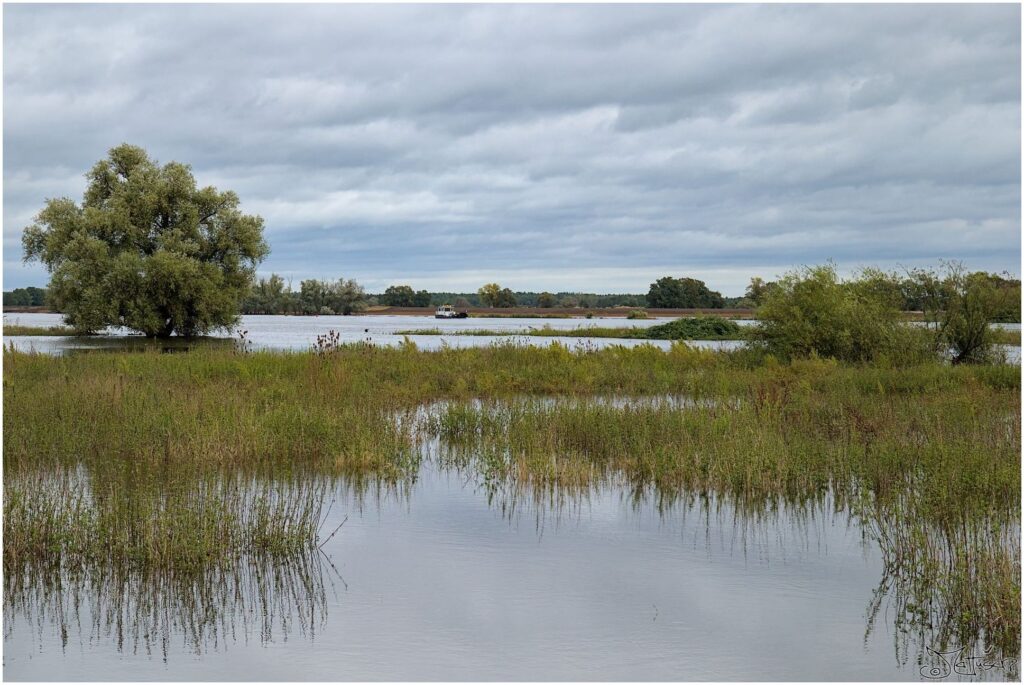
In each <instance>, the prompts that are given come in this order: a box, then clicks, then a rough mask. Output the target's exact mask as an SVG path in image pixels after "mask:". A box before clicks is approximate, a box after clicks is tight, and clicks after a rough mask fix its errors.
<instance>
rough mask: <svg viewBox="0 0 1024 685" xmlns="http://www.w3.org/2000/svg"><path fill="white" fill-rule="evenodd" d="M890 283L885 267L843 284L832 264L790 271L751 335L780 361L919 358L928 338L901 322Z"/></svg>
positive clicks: (760, 311)
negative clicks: (809, 358)
mask: <svg viewBox="0 0 1024 685" xmlns="http://www.w3.org/2000/svg"><path fill="white" fill-rule="evenodd" d="M891 281H892V277H890V276H889V275H887V274H884V273H882V272H880V271H874V270H865V271H863V272H861V274H860V275H859V278H856V279H854V280H851V281H845V282H844V281H841V280H840V279H839V276H838V275H837V274H836V270H835V266H834V265H832V264H826V265H823V266H815V267H806V268H804V269H802V270H799V271H795V272H791V273H789V274H787V275H786V276H785V277H783V278H782V279H780V280H779V281H778V284H777V286H776V287H775V288H773V289H772V290H771V291H770V292H769V293H767V295H766V296H765V298H764V303H763V304H762V306H761V307H760V308H759V309H758V319H759V320H760V325H759V326H757V327H755V328H754V329H753V330H752V331H751V338H752V339H753V340H754V341H756V342H757V343H759V344H760V345H761V346H763V347H764V348H765V349H766V350H767V351H768V352H770V353H771V354H773V355H775V356H777V357H779V358H780V359H794V358H802V357H808V356H810V355H812V354H816V355H818V356H821V357H831V358H834V359H838V360H841V361H846V362H869V361H874V360H880V359H888V360H890V361H893V360H896V361H899V360H903V359H906V358H913V359H920V358H921V357H923V356H926V355H927V350H928V349H929V345H928V343H929V340H928V339H927V336H925V335H922V334H920V333H916V332H914V331H911V330H909V327H908V326H906V325H905V324H904V323H903V322H902V320H901V316H900V301H899V297H898V290H895V289H893V288H891V287H889V285H890V283H891Z"/></svg>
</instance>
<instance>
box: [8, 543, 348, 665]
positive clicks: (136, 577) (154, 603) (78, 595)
mask: <svg viewBox="0 0 1024 685" xmlns="http://www.w3.org/2000/svg"><path fill="white" fill-rule="evenodd" d="M327 565H328V563H327V560H325V559H324V557H323V555H322V553H320V552H318V551H316V550H312V551H302V552H297V553H295V554H290V555H287V556H284V557H282V556H279V555H273V556H268V555H266V554H248V555H238V556H235V555H232V556H228V557H225V558H222V559H219V560H218V561H217V562H216V563H213V564H209V565H207V566H205V567H204V568H202V569H201V570H194V571H191V572H181V571H178V570H175V569H169V568H151V567H130V566H127V565H125V564H122V563H116V562H115V563H109V564H97V565H92V566H90V567H88V568H87V569H85V568H81V567H79V568H68V567H66V566H65V565H62V564H60V563H54V562H53V561H52V560H51V559H34V560H31V561H30V562H28V563H26V564H24V565H20V566H16V567H13V568H11V569H10V570H8V569H5V574H4V616H5V623H6V625H7V626H11V625H12V623H13V618H14V617H15V616H19V617H23V619H24V620H26V621H28V622H29V623H30V624H33V625H34V627H35V628H36V630H37V631H38V632H39V633H43V632H44V631H46V630H47V629H49V628H53V627H56V629H57V630H58V631H59V633H60V637H61V642H62V645H63V646H64V647H65V648H66V647H67V646H68V643H69V641H70V640H71V639H73V637H74V636H75V634H76V633H78V634H79V635H87V636H88V639H89V640H90V641H94V640H98V639H101V638H102V639H106V640H112V641H113V642H114V643H115V644H116V646H117V648H118V650H119V651H128V652H133V653H139V652H143V653H145V654H159V655H162V656H163V658H164V659H165V660H166V659H167V656H168V652H169V651H170V649H171V648H172V647H174V646H177V645H179V644H182V643H183V644H184V646H185V647H186V649H188V650H189V651H192V652H194V653H195V654H202V653H204V652H207V651H212V650H217V649H219V648H222V647H223V646H225V644H226V643H228V642H233V641H245V642H248V641H250V640H255V639H258V640H259V641H260V642H261V643H268V642H274V641H277V640H282V639H287V638H288V636H289V635H290V634H291V633H293V632H298V633H299V634H301V635H310V636H312V635H315V634H316V632H317V631H318V630H319V629H320V628H321V627H322V626H323V624H324V622H325V621H326V618H327V590H328V587H329V584H328V583H329V582H330V578H331V573H330V571H329V570H328V569H327V568H325V566H327ZM325 579H326V580H327V581H328V583H325ZM8 630H10V628H8ZM172 640H173V641H174V642H173V643H172Z"/></svg>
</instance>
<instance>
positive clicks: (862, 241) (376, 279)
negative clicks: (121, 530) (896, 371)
mask: <svg viewBox="0 0 1024 685" xmlns="http://www.w3.org/2000/svg"><path fill="white" fill-rule="evenodd" d="M3 12H4V49H3V56H4V141H3V142H4V164H3V166H4V170H3V174H4V192H3V197H4V207H3V221H4V230H3V239H4V248H3V250H4V254H3V263H4V276H3V285H4V288H5V289H10V288H13V287H23V286H29V285H36V286H41V285H44V284H45V283H46V281H47V280H48V277H47V274H46V273H45V271H44V270H43V269H42V267H40V266H39V265H23V264H22V263H21V257H22V250H21V242H20V236H21V231H22V229H23V228H24V227H25V226H26V225H28V224H29V223H30V222H31V220H32V217H33V216H34V215H35V213H36V212H38V210H39V209H40V208H41V207H42V205H43V202H44V200H45V198H48V197H60V196H67V197H71V198H73V199H75V200H76V201H79V200H80V199H81V195H82V192H83V190H84V187H85V181H84V179H83V177H82V174H83V173H84V172H85V170H87V169H88V168H89V167H90V166H91V165H92V164H93V163H95V161H96V160H98V159H100V158H102V157H103V156H104V155H105V154H106V151H107V150H108V149H109V148H111V147H113V146H115V145H118V144H120V143H122V142H129V143H132V144H136V145H140V146H142V147H144V148H146V150H147V151H149V153H150V154H151V155H152V156H153V157H154V158H156V159H157V160H159V161H161V162H167V161H171V160H176V161H181V162H185V163H188V164H191V165H192V167H193V170H194V173H195V175H196V178H197V181H198V182H199V183H200V184H201V185H207V184H212V185H215V186H217V187H218V188H220V189H231V190H234V191H236V192H237V193H238V194H239V196H240V197H241V200H242V207H243V210H244V211H247V212H251V213H257V214H260V215H261V216H263V217H264V219H265V221H266V238H267V240H268V242H269V244H270V247H271V254H270V256H269V257H268V259H267V260H266V261H265V262H264V263H263V264H262V265H261V267H260V269H259V272H260V274H261V275H264V276H266V275H269V274H270V273H271V272H277V273H280V274H282V275H284V276H286V277H290V278H293V279H294V280H295V281H296V282H297V281H299V280H301V279H304V278H337V277H342V276H343V277H345V278H355V279H356V280H357V281H359V282H360V283H362V284H363V285H364V286H366V287H367V289H368V290H370V291H380V290H383V288H385V287H386V286H388V285H390V284H395V283H408V284H410V285H412V286H413V287H414V288H417V289H420V288H426V289H429V290H449V291H470V290H476V289H477V288H478V287H479V286H480V285H482V284H483V283H486V282H490V281H497V282H499V283H501V284H502V285H504V286H508V287H511V288H513V289H514V290H535V291H539V290H550V291H558V290H576V291H588V292H646V290H647V286H648V284H649V283H651V282H652V281H653V280H655V279H656V278H658V277H661V276H664V275H675V276H693V277H696V278H701V279H703V280H705V281H706V282H707V283H708V285H709V286H711V287H713V288H715V289H717V290H720V291H722V292H723V293H725V294H726V295H740V294H742V292H743V289H744V286H745V285H746V283H747V282H748V280H749V278H750V277H751V276H754V275H759V276H763V277H765V278H771V277H774V276H776V275H778V274H781V273H783V272H785V271H787V270H789V269H791V268H793V267H796V266H799V265H802V264H816V263H821V262H824V261H825V260H828V259H832V260H834V261H835V262H836V263H837V264H838V265H839V266H840V268H841V270H843V271H844V272H850V271H851V270H853V269H855V268H858V267H861V266H880V267H883V268H897V267H914V266H934V265H937V264H938V262H939V260H942V259H954V260H962V261H963V262H964V263H965V265H966V266H968V267H969V268H971V269H984V270H988V271H997V272H1001V271H1008V272H1010V273H1011V274H1014V275H1019V272H1020V223H1021V212H1020V204H1021V195H1020V183H1021V178H1020V169H1021V157H1020V150H1021V147H1020V117H1021V110H1020V95H1021V94H1020V83H1021V81H1020V76H1021V74H1020V38H1021V37H1020V7H1019V5H938V6H935V5H932V6H924V5H899V6H897V5H855V6H845V5H844V6H840V5H823V6H813V5H799V6H787V5H769V6H756V5H738V6H732V5H629V6H616V5H598V6H588V5H557V6H556V5H457V6H426V5H415V6H403V5H386V6H369V5H343V6H339V5H301V6H296V5H291V6H281V5H219V6H210V5H175V6H167V5H102V6H98V5H65V6H47V5H5V6H4V8H3Z"/></svg>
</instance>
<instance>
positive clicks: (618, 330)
mask: <svg viewBox="0 0 1024 685" xmlns="http://www.w3.org/2000/svg"><path fill="white" fill-rule="evenodd" d="M629 318H647V317H646V316H644V317H629ZM396 335H473V336H539V337H564V338H626V339H633V340H744V339H745V335H744V331H743V328H742V327H741V326H740V325H739V324H737V323H735V322H734V321H731V320H729V319H725V318H722V317H719V316H699V317H693V318H684V319H676V320H675V321H670V322H669V323H665V324H661V325H658V326H651V327H649V328H638V327H635V326H629V327H625V326H582V327H580V328H570V329H566V328H552V327H550V326H543V327H541V328H527V329H523V330H517V331H501V330H494V329H484V328H477V329H467V330H459V331H442V330H441V329H440V328H419V329H413V330H407V331H398V332H397V333H396Z"/></svg>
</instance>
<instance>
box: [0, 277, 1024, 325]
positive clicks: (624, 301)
mask: <svg viewBox="0 0 1024 685" xmlns="http://www.w3.org/2000/svg"><path fill="white" fill-rule="evenodd" d="M871 273H872V278H871V279H870V281H869V283H870V287H871V288H874V289H875V291H876V292H878V293H880V294H882V295H883V296H884V297H885V298H886V300H887V301H889V302H891V303H893V305H894V306H895V307H897V308H898V309H902V310H904V311H924V310H925V309H927V308H928V307H929V306H930V305H931V304H932V303H934V302H935V294H934V291H935V287H936V286H934V284H932V285H931V286H930V287H931V288H932V289H931V290H929V289H928V287H929V285H928V282H927V279H922V278H921V275H920V273H917V272H912V273H909V274H905V275H902V276H901V275H898V274H887V273H883V272H881V271H872V272H871ZM965 274H966V275H965V276H964V278H969V279H971V280H972V282H981V281H984V282H985V283H986V284H987V285H988V286H990V289H991V290H993V291H997V292H999V293H1001V294H1002V295H1005V297H1000V298H999V302H1000V303H1002V304H1001V305H1000V307H998V308H996V309H995V310H993V312H992V313H991V315H992V316H993V317H994V318H993V320H995V321H1020V313H1021V312H1020V308H1021V307H1020V305H1021V289H1020V288H1021V282H1020V280H1019V279H1014V278H1011V277H1010V276H1009V275H1007V274H994V273H986V272H983V271H978V272H973V273H966V272H965ZM778 287H779V283H778V282H777V281H765V280H764V279H762V278H760V277H756V276H755V277H754V278H751V279H750V284H749V285H748V286H747V289H746V292H745V293H744V294H743V296H742V297H724V296H723V295H722V294H721V293H719V292H717V291H715V290H711V289H710V288H708V287H707V285H706V284H705V283H704V282H703V281H700V280H697V279H694V278H673V277H671V276H666V277H664V278H660V279H658V280H657V281H655V282H654V283H652V284H651V287H650V290H649V291H648V293H647V294H646V295H638V294H629V293H623V294H597V293H580V292H564V291H563V292H557V293H551V292H547V291H543V292H528V291H512V290H510V289H509V288H503V287H502V286H500V285H499V284H497V283H488V284H486V285H484V286H482V287H481V288H480V289H479V290H477V291H476V292H465V293H459V292H429V291H427V290H414V289H413V288H412V287H411V286H409V285H392V286H389V287H388V288H387V289H386V290H385V291H384V292H383V293H380V294H371V293H366V292H365V291H364V289H363V287H362V286H361V285H359V284H358V283H356V282H355V281H354V280H351V279H347V280H346V279H338V280H336V281H326V280H316V279H309V280H304V281H301V282H300V283H299V287H298V289H293V287H292V284H291V282H290V281H288V282H286V281H285V280H284V278H282V277H281V276H279V275H277V274H272V275H271V276H270V277H269V278H261V279H259V280H257V281H256V282H255V283H254V284H253V286H252V289H251V290H250V292H249V294H248V295H247V296H246V297H245V298H244V300H243V302H242V312H243V313H244V314H352V313H357V312H360V311H364V310H365V309H366V308H367V307H369V306H375V305H384V306H388V307H436V306H438V305H441V304H452V305H455V306H456V307H494V308H510V307H540V308H569V309H571V308H577V307H579V308H586V309H600V308H608V307H650V308H657V309H720V308H730V309H733V308H735V309H757V308H759V307H761V306H763V305H764V303H765V302H766V300H767V298H768V297H769V296H770V295H771V294H772V293H773V292H775V290H776V289H777V288H778ZM865 287H867V286H865ZM3 303H4V305H6V306H18V307H38V306H43V305H46V304H49V301H48V300H47V290H46V289H45V288H33V287H29V288H16V289H15V290H13V291H5V292H4V300H3Z"/></svg>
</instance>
